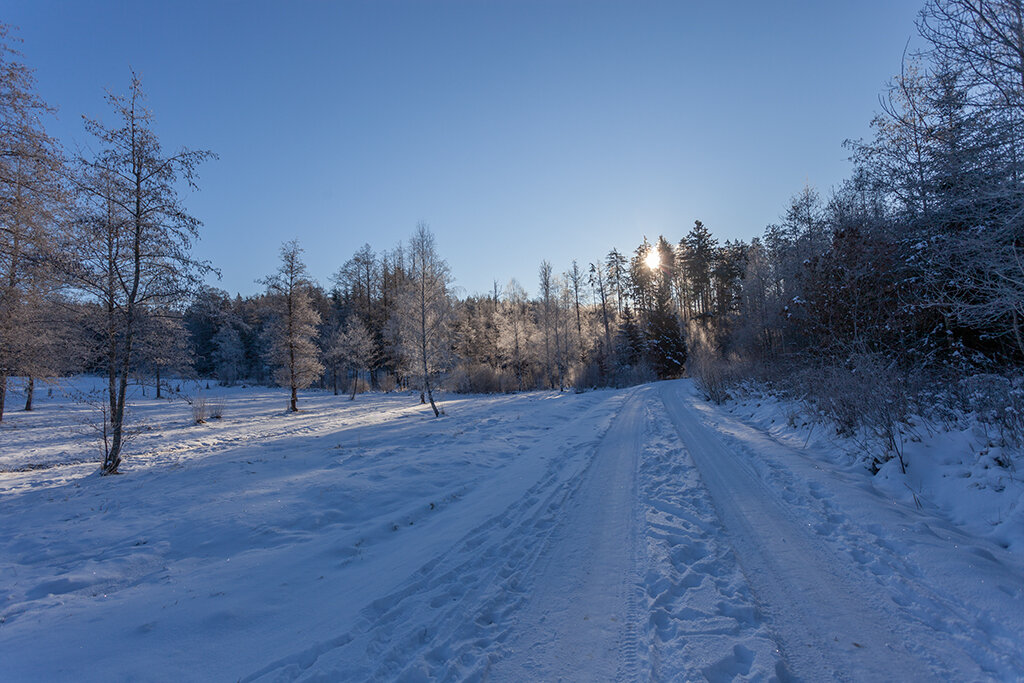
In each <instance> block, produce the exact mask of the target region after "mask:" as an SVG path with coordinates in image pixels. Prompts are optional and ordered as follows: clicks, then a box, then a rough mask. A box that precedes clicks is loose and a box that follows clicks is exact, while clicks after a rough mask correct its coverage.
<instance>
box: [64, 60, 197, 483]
mask: <svg viewBox="0 0 1024 683" xmlns="http://www.w3.org/2000/svg"><path fill="white" fill-rule="evenodd" d="M106 99H107V102H108V104H109V105H110V107H111V108H112V109H113V111H114V114H115V117H116V123H114V124H113V125H111V126H108V125H106V124H104V123H102V122H101V121H99V120H96V119H89V118H86V119H85V126H86V130H87V131H88V132H89V133H90V134H91V135H92V136H93V137H94V138H95V139H96V141H97V142H98V143H99V144H100V145H101V146H102V149H101V150H100V151H99V152H98V153H97V154H96V155H95V156H94V157H92V158H81V159H80V164H81V166H82V172H81V175H80V177H79V179H78V189H79V191H80V193H81V197H82V204H83V210H82V213H81V215H80V217H79V219H78V220H77V221H76V222H75V230H74V232H73V233H72V235H71V237H72V244H70V245H68V248H69V249H70V250H72V253H73V254H74V256H73V257H72V258H70V259H68V260H67V261H66V262H65V264H64V265H65V267H66V271H67V274H68V277H69V279H70V281H71V283H72V286H73V287H74V288H76V289H77V290H78V291H79V292H81V293H83V294H84V295H85V296H86V297H87V298H89V299H92V300H94V301H96V302H97V303H98V304H99V305H100V308H101V311H102V313H101V315H100V317H99V321H98V323H99V325H98V328H97V329H95V330H94V334H96V335H97V338H99V339H102V340H103V341H102V347H103V350H102V355H103V356H104V363H105V366H106V368H105V369H106V373H107V399H108V401H109V413H108V417H107V418H106V419H109V421H110V424H109V428H110V440H109V443H108V444H107V445H106V446H105V447H104V459H103V466H102V472H103V474H114V473H116V472H117V469H118V466H119V465H120V464H121V460H122V457H121V448H122V443H123V439H124V426H125V425H124V419H125V403H126V399H127V394H128V377H129V373H130V372H131V370H132V362H133V359H134V357H135V351H136V348H135V347H136V344H137V343H138V341H139V336H140V333H141V324H142V319H143V316H144V314H145V312H146V311H148V310H152V309H156V308H160V307H167V306H172V305H174V304H177V303H179V302H181V301H182V300H183V299H186V298H188V297H189V296H190V295H191V294H192V293H193V292H194V291H195V289H196V287H197V285H198V283H199V280H200V277H201V275H203V274H205V273H206V272H208V271H210V270H211V269H210V267H209V266H208V265H207V264H205V263H203V262H200V261H197V260H195V259H194V258H193V257H192V256H191V253H190V252H191V247H192V243H193V242H194V241H195V240H196V239H198V237H199V227H200V225H201V223H200V221H199V220H198V219H197V218H194V217H193V216H191V215H189V214H188V213H187V212H186V211H185V209H184V207H183V206H182V204H181V200H180V197H179V186H180V185H181V184H182V183H185V184H186V185H187V186H188V187H190V188H193V189H194V188H195V187H196V186H195V181H196V178H197V168H198V166H199V164H200V163H201V162H203V161H205V160H207V159H209V158H211V157H212V156H213V154H212V153H211V152H208V151H193V150H189V149H187V148H182V149H181V150H179V151H178V152H175V153H172V154H167V153H165V152H164V150H163V148H162V146H161V144H160V141H159V138H158V137H157V135H156V133H155V131H154V130H153V115H152V113H151V112H150V111H149V109H147V108H146V107H145V104H144V101H145V97H144V95H143V91H142V83H141V82H140V81H139V79H138V77H136V76H135V75H134V74H132V80H131V85H130V86H129V88H128V92H127V94H125V95H116V94H113V93H108V94H107V98H106Z"/></svg>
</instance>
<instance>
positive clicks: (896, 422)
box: [0, 0, 1024, 471]
mask: <svg viewBox="0 0 1024 683" xmlns="http://www.w3.org/2000/svg"><path fill="white" fill-rule="evenodd" d="M1021 16H1024V8H1022V3H1021V2H1019V1H1009V0H1005V1H1004V0H1000V1H994V0H980V1H978V0H974V1H968V0H930V1H929V2H928V4H927V5H926V7H925V8H924V10H923V11H922V14H921V16H920V20H919V29H920V33H921V35H922V37H923V38H924V41H925V44H926V49H923V50H921V51H919V52H916V53H913V54H910V55H908V56H905V58H904V63H903V67H902V69H901V71H900V74H899V75H898V76H896V77H895V78H894V79H893V80H892V81H891V83H890V84H889V88H888V91H887V95H886V97H885V98H884V99H883V107H882V111H881V112H880V113H879V114H878V116H877V117H876V118H875V119H874V121H873V122H872V130H873V134H872V136H871V137H870V138H869V139H866V140H855V141H849V142H848V143H847V145H848V148H849V150H850V152H851V155H852V158H853V160H854V161H855V165H856V168H855V171H854V172H853V174H852V175H851V177H850V178H849V179H848V180H847V181H845V182H844V183H842V184H841V185H840V186H839V187H838V188H836V189H834V190H833V191H832V192H831V193H830V194H829V196H828V197H827V198H824V199H823V198H821V197H820V196H819V195H818V194H817V193H816V192H815V191H814V190H813V189H812V188H809V187H808V188H804V189H803V190H802V191H801V192H799V193H798V194H797V195H796V196H795V197H794V198H793V199H792V201H791V202H790V205H789V206H788V208H787V209H786V210H785V211H784V213H783V215H782V217H781V218H780V220H779V221H778V222H777V223H776V224H772V225H769V226H768V227H767V228H766V230H765V231H764V234H763V236H761V237H759V238H755V239H753V240H751V241H750V242H749V243H747V242H743V241H736V242H729V241H727V242H725V243H720V242H719V241H718V240H716V239H715V237H714V236H713V235H712V233H711V232H710V231H709V230H708V228H707V227H706V226H704V225H703V224H702V223H701V222H700V221H696V222H695V223H694V225H693V228H692V229H690V230H689V231H688V232H687V233H686V234H685V235H676V236H672V237H671V238H670V239H667V238H665V237H658V238H657V239H656V240H654V241H653V242H651V241H648V240H647V239H646V238H645V239H644V241H643V242H642V243H641V244H640V245H638V246H637V247H636V248H635V249H634V250H633V251H631V252H627V253H621V252H619V251H618V250H616V249H612V250H611V251H610V252H608V253H607V254H605V255H603V256H602V257H600V258H598V259H594V260H593V261H589V260H588V261H580V262H576V261H574V262H572V263H570V264H563V265H562V267H560V268H556V267H555V266H553V265H552V264H551V263H549V262H547V261H543V262H542V263H541V264H540V268H539V271H538V274H537V280H536V281H535V282H534V283H529V284H530V286H531V288H533V291H534V292H535V295H534V296H532V297H531V296H529V295H528V294H527V292H526V290H525V288H524V286H523V285H522V284H520V283H519V282H517V281H515V280H512V281H510V282H507V283H497V282H496V283H494V286H493V288H492V290H491V291H490V292H488V293H487V294H479V295H472V296H464V297H459V296H456V293H455V291H454V290H453V287H452V276H451V273H450V271H449V268H448V265H447V264H446V263H445V261H444V259H443V258H442V257H441V255H440V254H439V253H438V252H437V249H436V247H435V243H434V238H433V235H432V234H431V232H430V230H429V229H428V228H427V226H425V225H420V226H418V227H417V228H416V231H415V233H414V234H413V236H412V238H411V239H410V240H409V241H408V243H406V244H403V245H399V246H396V247H395V248H393V249H391V250H385V251H379V252H378V251H374V248H373V247H372V246H370V245H365V246H364V247H362V248H361V249H359V250H358V251H357V252H356V253H355V254H353V255H352V256H351V257H350V258H348V259H347V260H345V261H344V262H342V263H340V265H339V268H338V270H337V272H336V273H335V275H334V276H333V277H332V278H331V280H330V282H327V283H317V282H314V281H313V280H312V279H311V278H310V277H309V276H308V274H307V273H306V269H305V266H304V265H303V263H302V259H301V253H302V250H301V248H300V246H299V245H298V244H297V243H294V242H290V243H286V244H285V245H284V246H283V247H282V250H281V266H280V268H279V269H278V271H277V272H276V273H272V274H268V275H267V277H266V278H265V279H263V280H261V281H260V282H261V283H262V285H263V286H264V291H263V293H261V294H258V295H255V296H249V297H240V296H234V297H232V296H230V295H229V294H228V293H226V292H223V291H220V290H217V289H212V288H204V287H201V286H200V284H199V283H200V282H201V281H202V280H203V279H204V278H205V276H206V275H207V274H209V273H210V272H211V271H212V267H211V265H210V264H206V263H201V262H198V261H196V260H195V259H194V258H193V257H192V256H191V253H190V247H191V245H192V243H193V242H194V240H195V239H196V238H197V237H198V231H199V227H200V224H199V221H198V220H197V219H195V218H194V217H192V216H190V215H189V214H188V213H187V211H186V210H185V209H184V207H183V206H182V203H181V201H180V197H179V190H181V189H184V188H186V187H189V186H194V183H195V182H196V177H197V176H196V173H197V169H198V167H199V165H200V163H201V162H203V161H205V160H206V159H208V158H210V157H211V156H212V155H211V153H209V152H204V151H191V150H188V149H182V150H180V151H178V152H176V153H167V152H165V151H164V150H163V149H162V148H161V146H160V142H159V140H158V139H157V136H156V135H155V133H154V132H153V129H152V118H151V114H150V113H149V111H148V110H146V109H145V107H144V99H143V96H142V90H141V85H140V83H139V82H138V80H137V79H134V78H133V80H132V82H131V85H130V87H129V89H128V91H127V93H126V94H124V95H116V94H111V95H110V96H109V97H108V101H109V103H110V107H111V114H112V118H113V120H114V123H112V124H107V123H104V122H101V121H93V120H86V129H87V131H88V132H89V133H90V134H91V135H92V136H93V139H94V142H95V146H96V147H97V149H98V151H96V152H95V153H93V154H91V155H89V156H83V155H77V156H70V155H67V154H66V153H65V152H64V151H63V150H62V149H61V147H60V145H59V143H58V142H57V141H56V140H54V139H52V138H51V137H49V136H48V135H47V133H46V131H45V126H44V121H45V120H46V119H47V117H48V116H49V115H50V114H51V113H52V110H51V109H50V107H49V106H48V105H47V104H46V103H45V102H43V101H42V100H41V99H40V98H39V97H38V96H37V95H36V94H35V92H34V83H33V81H32V74H31V71H30V70H29V69H28V68H27V67H26V66H24V65H23V64H22V63H21V62H20V61H19V56H18V54H17V52H16V51H15V50H13V49H12V47H11V45H10V43H11V40H12V39H11V37H10V36H9V33H8V31H7V29H6V28H4V27H0V106H2V111H0V117H2V118H0V147H2V149H0V277H2V278H3V279H2V284H0V419H2V405H3V400H2V399H3V396H4V393H5V392H6V387H7V384H8V381H7V380H8V378H9V377H12V376H22V377H27V378H29V392H28V397H27V405H26V408H29V409H30V408H31V387H32V382H33V379H34V378H41V377H47V376H52V375H58V374H62V373H66V372H72V371H80V370H89V371H94V372H98V373H102V374H104V375H105V376H106V377H107V379H108V388H107V392H106V393H107V398H106V403H105V406H104V420H105V425H106V424H108V423H109V439H108V440H107V441H105V443H106V448H105V452H106V455H107V457H106V463H105V471H116V468H117V463H118V462H119V457H120V456H119V453H120V448H121V439H122V426H123V421H124V409H125V396H126V390H127V387H128V384H129V381H130V380H131V379H132V378H137V379H139V380H141V381H145V382H150V383H152V384H154V385H155V386H156V387H157V392H158V395H159V392H160V391H161V386H162V381H161V380H163V379H166V378H167V377H168V376H170V375H175V376H182V375H196V376H201V377H210V378H216V379H217V380H218V381H220V382H223V383H225V384H233V383H237V382H255V383H267V384H270V383H274V384H279V385H281V386H285V387H288V388H289V389H290V393H291V398H290V407H291V409H292V410H295V409H296V408H297V391H298V390H299V389H301V388H304V387H307V386H312V385H316V386H320V387H323V388H325V389H331V390H333V391H335V392H338V393H340V392H346V393H348V394H349V395H350V396H353V397H354V396H355V394H356V393H357V392H358V391H360V390H361V389H365V388H376V389H381V390H385V391H387V390H391V389H393V388H395V387H403V388H412V389H416V390H418V391H420V392H422V398H423V400H424V402H426V401H429V402H430V403H431V405H432V406H434V410H435V412H436V411H437V410H438V408H437V407H436V405H434V400H433V390H434V389H436V388H438V387H442V388H445V389H447V390H451V391H462V392H495V391H498V392H504V391H523V390H528V389H535V388H548V389H565V388H569V387H575V388H576V389H578V390H582V389H586V388H589V387H599V386H621V385H626V384H633V383H638V382H642V381H647V380H652V379H657V378H670V377H677V376H680V375H682V374H684V373H685V372H687V371H688V372H690V373H691V374H694V375H696V376H697V377H698V379H699V380H700V383H701V385H702V386H703V388H704V390H705V391H706V392H707V393H708V395H709V397H711V398H713V399H716V400H721V399H722V398H724V396H725V395H726V394H727V393H728V391H729V390H730V389H729V387H730V385H731V384H734V383H735V382H737V381H739V380H741V379H743V378H749V377H755V378H758V379H761V380H763V381H765V382H767V383H768V385H769V386H771V387H773V388H775V389H776V390H778V391H782V392H786V393H789V394H790V395H792V396H794V397H797V398H800V399H801V400H804V401H805V402H807V403H808V405H809V406H811V407H812V408H813V410H815V411H818V412H820V413H823V414H825V415H826V416H828V417H830V418H831V419H833V420H834V421H835V422H836V423H837V424H838V425H839V427H840V429H841V430H846V431H850V432H853V431H855V430H857V429H859V428H861V427H863V426H865V425H870V426H871V428H872V429H873V430H874V431H875V432H876V433H878V434H880V435H882V438H883V439H884V440H885V441H886V443H887V444H888V448H889V451H890V452H891V453H893V454H895V455H898V454H899V444H900V430H901V429H902V427H901V425H903V424H905V423H906V421H907V420H908V418H909V415H910V414H911V412H918V413H919V414H924V413H931V414H935V412H936V411H940V410H947V414H953V413H955V411H956V410H959V409H970V410H974V411H975V412H977V413H978V414H979V415H981V414H984V415H986V416H987V417H985V419H988V420H990V421H991V422H992V423H993V424H997V425H998V426H999V428H1000V430H1003V431H1004V432H1005V433H1007V434H1011V435H1016V437H1015V438H1019V436H1020V435H1021V434H1022V433H1024V422H1022V421H1024V389H1022V387H1021V385H1020V379H1019V372H1018V370H1019V368H1020V365H1021V363H1022V362H1024V191H1022V180H1024V145H1022V140H1024V37H1022V36H1024V30H1022V29H1021V26H1022V24H1021V20H1020V18H1019V17H1021ZM602 251H603V250H602ZM534 287H535V288H534ZM1015 373H1016V374H1015ZM104 433H105V434H107V431H105V432H104Z"/></svg>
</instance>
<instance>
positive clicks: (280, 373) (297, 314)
mask: <svg viewBox="0 0 1024 683" xmlns="http://www.w3.org/2000/svg"><path fill="white" fill-rule="evenodd" d="M302 251H303V250H302V248H301V247H299V243H298V241H296V240H291V241H290V242H285V243H284V244H283V245H281V265H280V267H279V268H278V269H277V273H275V274H274V275H271V276H269V277H267V278H265V279H263V280H262V281H261V282H262V283H263V284H264V285H266V287H267V294H268V295H269V296H270V298H271V301H272V302H273V304H272V305H273V307H274V312H275V317H274V320H273V321H272V322H271V323H270V325H269V327H268V341H269V342H270V351H269V362H270V365H271V367H273V368H275V371H274V380H275V381H276V382H277V384H278V385H279V386H282V387H288V389H289V391H290V392H291V396H290V398H289V402H288V409H289V410H290V411H291V412H293V413H296V412H298V410H299V407H298V402H299V389H305V388H306V387H308V386H309V385H310V384H312V383H313V382H314V381H316V380H317V379H318V378H319V377H320V376H321V375H322V374H323V371H324V366H323V365H321V363H320V358H319V355H320V350H319V348H318V347H317V345H316V330H317V325H319V324H320V314H319V313H317V312H316V310H314V308H313V305H312V300H311V298H310V294H309V292H310V288H311V287H312V286H313V283H312V281H311V280H310V279H309V276H308V274H307V272H306V264H304V263H303V262H302Z"/></svg>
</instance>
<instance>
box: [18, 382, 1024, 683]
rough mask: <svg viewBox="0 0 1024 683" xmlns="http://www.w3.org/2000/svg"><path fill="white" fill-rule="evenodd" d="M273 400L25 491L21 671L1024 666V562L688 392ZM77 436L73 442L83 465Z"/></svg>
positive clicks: (173, 430)
mask: <svg viewBox="0 0 1024 683" xmlns="http://www.w3.org/2000/svg"><path fill="white" fill-rule="evenodd" d="M247 391H248V393H244V392H241V391H238V392H235V393H231V392H229V391H226V392H225V394H224V400H225V401H227V402H228V407H229V410H228V416H229V417H226V418H225V421H224V423H223V424H218V425H215V426H212V427H209V428H196V427H192V426H189V425H188V424H187V423H184V422H179V423H173V424H171V426H170V427H168V428H166V429H164V430H163V431H159V432H158V431H154V432H153V433H152V434H151V435H150V436H149V437H148V438H151V439H152V440H153V443H154V444H157V443H158V444H160V446H161V447H160V448H159V449H154V450H153V455H152V456H150V457H149V458H148V459H144V458H139V459H137V460H135V461H133V464H132V466H131V467H132V469H129V471H128V473H127V474H126V475H125V476H124V477H121V478H118V479H116V480H113V481H111V480H107V479H99V478H96V477H91V476H88V475H84V476H83V472H82V468H84V467H85V466H84V465H81V466H77V467H69V468H56V469H51V470H36V471H29V472H18V473H12V474H9V475H5V477H6V478H4V479H0V484H3V485H5V486H6V487H7V488H6V489H5V488H4V487H3V486H0V496H3V497H2V499H0V500H2V502H3V504H4V506H5V510H4V512H5V516H4V518H3V519H2V520H0V524H3V526H0V578H2V579H3V581H2V582H0V610H2V611H0V663H2V665H3V674H4V676H6V677H7V678H9V679H10V680H41V679H47V680H50V679H74V680H97V681H99V680H103V681H111V680H159V679H161V678H166V677H167V676H173V677H176V678H181V679H213V680H243V681H291V680H353V681H356V680H358V681H364V680H382V681H383V680H403V681H427V680H479V681H522V680H545V681H550V680H566V681H596V680H623V681H629V680H702V679H706V680H711V681H720V680H732V679H736V678H742V679H755V680H934V679H953V680H1019V679H1021V678H1024V654H1022V652H1024V563H1022V561H1021V559H1020V558H1019V556H1016V555H1013V554H1011V553H1009V552H1008V551H1006V550H1004V549H1002V548H1000V547H998V546H995V545H994V544H992V543H989V542H987V541H981V540H978V539H976V538H971V537H968V536H966V535H965V534H964V533H962V532H961V531H959V530H957V529H956V528H954V527H952V526H951V525H950V524H948V523H946V522H944V521H942V520H941V519H939V518H938V517H936V516H935V515H934V514H931V513H929V512H928V511H920V510H915V509H912V508H907V507H905V506H903V505H900V504H897V503H895V502H893V501H892V500H889V499H887V498H885V497H884V496H882V495H881V494H879V493H878V491H877V490H875V489H874V488H873V486H872V485H871V480H870V478H869V477H868V476H867V475H866V474H861V473H858V472H853V471H841V470H837V469H836V468H835V467H834V466H831V465H830V464H829V463H828V461H827V459H824V458H821V457H818V456H817V455H816V454H814V453H809V452H805V451H801V450H799V449H793V448H791V447H788V446H785V445H783V444H780V443H779V442H778V441H776V440H775V439H773V438H772V437H771V436H769V435H768V434H766V433H765V432H763V431H760V430H758V429H755V428H753V427H750V426H748V425H746V424H743V423H741V422H739V421H737V420H735V419H733V418H731V417H730V416H729V415H728V414H727V413H726V412H725V411H722V410H720V409H717V408H714V407H712V406H710V405H708V404H706V403H705V402H703V401H701V400H700V399H699V398H698V397H697V396H696V393H695V391H694V389H693V386H692V384H691V383H689V382H687V381H678V382H664V383H658V384H654V385H649V386H643V387H638V388H635V389H629V390H622V391H604V392H588V393H587V394H583V395H572V394H557V393H551V394H533V395H522V396H512V397H473V398H465V399H459V400H452V401H449V402H448V404H447V412H448V415H447V416H446V417H444V418H442V419H440V420H434V419H432V418H429V417H427V416H426V415H425V414H423V411H422V408H421V407H419V406H416V405H414V404H410V403H409V401H408V398H406V397H401V396H380V397H375V398H374V397H367V398H366V400H364V401H362V402H356V403H355V404H349V403H348V402H344V403H342V402H339V401H337V400H335V399H334V398H333V397H330V396H325V395H317V394H311V395H310V396H309V397H308V398H306V399H305V400H306V401H307V402H308V405H310V409H309V411H308V412H307V413H305V414H303V415H301V416H300V419H299V420H293V419H291V418H289V417H288V416H285V415H283V414H282V413H281V412H280V408H279V407H277V403H278V399H277V396H276V394H273V393H272V392H267V393H266V394H262V393H258V392H262V391H264V390H247ZM235 396H237V398H235V399H233V398H232V397H235ZM232 400H234V402H233V403H232V402H231V401H232ZM147 405H149V406H150V407H149V410H151V411H152V413H153V422H154V423H157V424H159V423H165V424H166V423H168V420H169V419H170V414H169V413H168V412H167V411H168V410H170V408H168V407H164V408H161V407H160V406H158V405H156V404H147ZM163 405H165V406H167V405H168V404H163ZM44 410H45V406H44ZM161 411H164V412H161ZM41 414H43V415H44V416H45V415H47V413H45V412H44V413H41ZM21 418H23V416H21ZM21 418H19V419H21ZM33 419H35V418H33ZM47 419H51V418H47ZM60 419H63V418H61V415H60V414H59V413H58V412H53V413H52V420H54V422H53V423H52V424H51V426H49V427H45V426H41V427H40V429H43V430H45V434H46V435H48V436H47V438H49V439H51V441H52V445H48V446H47V448H49V449H51V451H52V452H55V453H56V452H60V451H61V450H67V451H68V452H69V453H71V455H72V456H74V454H75V450H74V449H75V448H76V447H77V446H76V445H75V443H69V444H65V443H64V442H62V441H61V440H60V439H61V438H62V437H61V435H60V433H59V431H56V430H55V429H54V427H53V425H58V424H59V422H58V421H59V420H60ZM172 422H173V421H172ZM26 424H28V425H29V427H26V428H23V429H19V430H17V431H13V432H10V434H11V436H14V437H17V438H18V439H21V442H20V443H22V444H32V443H35V442H39V441H40V440H39V438H38V437H35V436H33V433H32V431H31V428H30V427H31V423H27V422H26ZM254 426H255V427H256V429H254V428H253V427H254ZM254 435H255V436H258V437H259V438H254ZM251 437H253V438H251ZM4 448H5V446H4V444H3V443H0V465H2V464H3V462H2V461H3V460H4V459H5V457H8V456H10V457H11V458H15V459H16V458H18V457H23V456H22V455H21V453H22V452H23V451H24V448H25V447H24V446H21V447H17V448H12V449H11V450H10V451H9V452H8V451H5V450H4ZM33 457H38V456H33ZM76 457H77V456H75V457H72V461H74V459H75V458H76ZM15 462H16V460H15ZM99 522H102V524H100V523H99ZM109 640H114V641H116V642H117V643H118V647H117V648H114V649H104V648H103V647H102V643H103V642H104V641H109Z"/></svg>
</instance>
